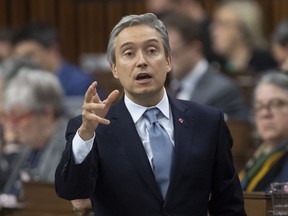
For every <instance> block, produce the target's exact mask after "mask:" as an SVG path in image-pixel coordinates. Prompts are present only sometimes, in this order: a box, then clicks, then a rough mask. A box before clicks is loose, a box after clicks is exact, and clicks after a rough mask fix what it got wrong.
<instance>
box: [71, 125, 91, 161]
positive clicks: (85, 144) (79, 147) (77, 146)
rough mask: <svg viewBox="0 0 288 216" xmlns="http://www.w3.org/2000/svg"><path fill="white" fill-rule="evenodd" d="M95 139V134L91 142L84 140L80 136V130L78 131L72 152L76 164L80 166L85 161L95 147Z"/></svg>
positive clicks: (73, 141)
mask: <svg viewBox="0 0 288 216" xmlns="http://www.w3.org/2000/svg"><path fill="white" fill-rule="evenodd" d="M94 139H95V133H94V134H93V137H92V138H91V139H90V140H86V141H85V140H83V139H82V138H81V137H80V135H79V130H77V132H76V134H75V136H74V139H73V140H72V152H73V155H74V159H75V163H76V164H80V163H82V162H83V161H84V159H85V158H86V156H87V155H88V154H89V152H90V151H91V149H92V147H93V142H94Z"/></svg>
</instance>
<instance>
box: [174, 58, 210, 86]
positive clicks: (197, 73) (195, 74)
mask: <svg viewBox="0 0 288 216" xmlns="http://www.w3.org/2000/svg"><path fill="white" fill-rule="evenodd" d="M207 69H208V61H207V60H205V59H202V60H201V61H199V62H198V63H197V64H196V66H195V67H194V69H193V70H192V71H191V72H190V73H189V74H188V75H187V77H186V78H184V79H182V81H181V84H180V85H181V86H182V88H183V89H190V88H191V87H195V85H196V83H197V81H198V80H199V79H200V77H202V75H203V74H204V73H205V71H207Z"/></svg>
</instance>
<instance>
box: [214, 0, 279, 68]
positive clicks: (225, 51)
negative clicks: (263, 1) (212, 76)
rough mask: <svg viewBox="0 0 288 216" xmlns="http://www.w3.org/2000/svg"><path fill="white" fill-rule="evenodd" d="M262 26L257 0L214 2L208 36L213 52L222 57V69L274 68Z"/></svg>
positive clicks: (260, 10)
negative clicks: (209, 34) (215, 5)
mask: <svg viewBox="0 0 288 216" xmlns="http://www.w3.org/2000/svg"><path fill="white" fill-rule="evenodd" d="M262 26H263V14H262V8H261V7H260V5H259V4H258V3H257V1H250V0H241V1H237V0H232V1H229V0H228V1H227V0H226V1H222V2H221V3H220V4H219V5H217V7H216V10H215V12H214V16H213V21H212V28H211V39H212V47H213V50H214V51H215V53H216V54H218V55H220V56H222V57H223V58H224V63H223V66H222V70H223V71H225V72H227V73H235V72H243V71H249V72H250V71H251V72H256V73H259V72H263V71H267V70H270V69H275V67H276V62H275V60H274V59H273V57H272V54H271V53H270V50H268V42H267V40H266V38H265V37H264V33H263V32H264V31H263V28H262Z"/></svg>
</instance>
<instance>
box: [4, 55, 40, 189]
mask: <svg viewBox="0 0 288 216" xmlns="http://www.w3.org/2000/svg"><path fill="white" fill-rule="evenodd" d="M22 67H28V68H30V69H39V66H37V65H35V64H33V63H32V62H31V61H28V60H27V59H13V58H7V59H5V60H3V61H2V62H1V64H0V128H1V144H0V193H1V191H2V189H3V187H4V185H5V183H6V181H7V178H8V177H9V175H10V173H11V171H12V169H11V167H12V166H11V164H12V163H13V161H14V159H15V158H16V157H17V156H18V154H19V152H20V151H21V148H22V145H20V142H19V139H18V137H17V134H16V133H15V131H14V129H13V128H12V127H11V125H10V124H5V114H4V112H3V104H2V103H3V91H4V89H5V87H6V86H7V84H8V83H9V82H10V80H11V79H12V78H13V77H14V76H16V74H17V73H18V72H19V71H20V68H22Z"/></svg>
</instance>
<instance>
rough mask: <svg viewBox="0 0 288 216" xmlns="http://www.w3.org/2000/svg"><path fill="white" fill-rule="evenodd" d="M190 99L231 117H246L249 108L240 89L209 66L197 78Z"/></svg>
mask: <svg viewBox="0 0 288 216" xmlns="http://www.w3.org/2000/svg"><path fill="white" fill-rule="evenodd" d="M190 99H191V100H192V101H195V102H198V103H201V104H205V105H209V106H213V107H216V108H218V109H220V110H221V111H223V112H224V113H226V114H227V115H228V117H229V118H233V119H248V117H249V109H248V106H247V104H246V102H245V100H244V97H243V95H242V94H241V91H240V89H238V88H237V86H236V84H235V83H233V81H232V80H230V79H229V78H228V77H226V76H225V75H223V74H221V73H219V72H218V71H217V70H215V69H214V68H213V67H209V68H208V69H207V71H206V72H205V73H204V74H203V76H202V77H201V78H200V79H199V80H198V82H197V84H196V86H195V89H194V91H193V93H192V95H191V98H190Z"/></svg>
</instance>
